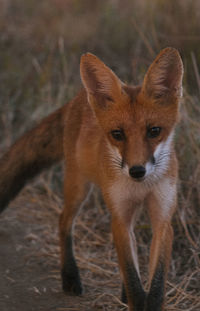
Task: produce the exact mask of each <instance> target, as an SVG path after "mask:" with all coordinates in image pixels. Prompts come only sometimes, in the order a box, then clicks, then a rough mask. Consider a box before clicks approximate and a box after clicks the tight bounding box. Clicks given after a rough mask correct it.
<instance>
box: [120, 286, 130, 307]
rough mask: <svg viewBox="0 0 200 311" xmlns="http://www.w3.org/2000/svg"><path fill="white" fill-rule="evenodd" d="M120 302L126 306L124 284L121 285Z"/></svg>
mask: <svg viewBox="0 0 200 311" xmlns="http://www.w3.org/2000/svg"><path fill="white" fill-rule="evenodd" d="M121 301H122V302H123V303H126V304H127V303H128V299H127V296H126V290H125V287H124V284H122V294H121Z"/></svg>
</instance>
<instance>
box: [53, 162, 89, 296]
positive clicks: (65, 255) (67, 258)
mask: <svg viewBox="0 0 200 311" xmlns="http://www.w3.org/2000/svg"><path fill="white" fill-rule="evenodd" d="M66 175H67V176H65V182H64V201H65V203H64V210H63V212H62V213H61V215H60V221H59V231H60V246H61V276H62V287H63V290H64V292H66V293H68V292H70V293H72V294H75V295H80V294H81V293H82V285H81V280H80V275H79V270H78V267H77V264H76V260H75V258H74V254H73V241H72V226H73V220H74V218H75V215H76V213H77V211H78V209H79V208H80V206H81V205H82V204H83V203H84V201H83V200H84V199H85V196H86V194H87V191H88V187H87V182H86V180H85V178H84V177H83V176H81V175H80V174H79V173H78V172H76V170H75V169H74V170H72V169H71V168H70V169H68V170H67V173H66Z"/></svg>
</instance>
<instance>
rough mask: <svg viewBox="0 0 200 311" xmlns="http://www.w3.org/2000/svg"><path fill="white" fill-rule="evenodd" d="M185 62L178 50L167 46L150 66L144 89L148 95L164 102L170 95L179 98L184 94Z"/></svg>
mask: <svg viewBox="0 0 200 311" xmlns="http://www.w3.org/2000/svg"><path fill="white" fill-rule="evenodd" d="M182 78H183V63H182V60H181V57H180V55H179V53H178V51H177V50H176V49H174V48H165V49H164V50H162V51H161V52H160V54H159V55H158V56H157V57H156V59H155V60H154V62H153V63H152V64H151V66H150V67H149V69H148V71H147V73H146V75H145V78H144V82H143V85H142V91H143V92H144V94H145V95H146V96H147V97H150V98H153V99H157V100H159V101H161V102H162V100H165V98H166V97H167V98H168V96H169V97H171V98H175V99H178V98H180V97H181V96H182Z"/></svg>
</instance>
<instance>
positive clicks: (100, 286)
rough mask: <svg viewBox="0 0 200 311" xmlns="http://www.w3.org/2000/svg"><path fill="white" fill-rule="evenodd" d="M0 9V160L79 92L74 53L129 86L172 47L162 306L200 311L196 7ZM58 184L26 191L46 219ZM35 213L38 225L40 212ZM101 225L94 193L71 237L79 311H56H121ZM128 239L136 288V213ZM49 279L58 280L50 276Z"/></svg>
mask: <svg viewBox="0 0 200 311" xmlns="http://www.w3.org/2000/svg"><path fill="white" fill-rule="evenodd" d="M0 2H1V12H0V29H1V34H0V47H1V49H0V63H1V67H2V69H1V72H0V132H1V133H2V135H1V141H0V151H1V153H2V152H3V150H5V148H7V147H8V146H9V145H10V144H11V142H12V141H13V140H15V139H16V137H18V136H19V135H21V133H23V132H24V131H25V129H27V128H29V127H31V126H32V124H33V123H34V122H35V121H36V120H38V119H40V118H41V117H43V116H44V115H46V114H47V113H48V112H49V111H51V110H54V109H55V108H57V107H59V106H60V105H62V104H63V103H64V102H66V101H67V100H69V99H70V98H72V97H73V95H74V94H75V93H76V91H77V90H78V88H79V87H80V78H79V74H78V73H79V58H80V55H81V54H82V53H84V52H86V51H90V52H93V53H95V54H97V55H98V56H100V57H101V58H102V59H103V60H104V61H105V62H106V63H107V64H108V65H109V66H111V67H112V68H113V69H114V70H115V71H116V73H117V74H118V75H119V76H120V77H121V78H122V79H123V80H125V81H128V82H132V83H138V82H141V81H142V78H143V75H144V72H145V70H146V68H147V66H148V65H149V64H150V62H151V61H152V59H153V57H154V56H155V55H156V54H157V52H158V51H159V50H160V49H161V48H163V47H165V46H174V47H177V48H178V49H179V50H180V52H181V54H182V57H183V62H184V67H185V78H184V90H185V91H184V98H183V101H182V108H181V122H180V125H179V127H178V129H177V136H176V145H177V154H178V158H179V163H180V182H179V207H178V210H177V213H176V215H175V217H174V220H173V225H174V230H175V242H174V250H173V259H172V264H171V269H170V275H169V281H168V287H167V302H168V305H169V306H168V310H170V311H171V310H176V311H179V310H187V311H189V310H193V311H198V310H200V285H199V280H200V242H199V241H200V191H199V189H200V105H199V95H200V78H199V77H200V73H199V68H200V36H199V29H200V16H199V15H200V4H199V2H198V1H186V0H182V1H180V0H179V1H176V2H174V1H172V0H170V1H167V2H166V1H162V0H157V1H154V2H153V3H152V2H149V1H147V0H142V1H138V2H137V1H130V0H125V1H123V2H122V1H117V0H116V1H115V0H112V1H111V0H109V1H104V0H103V1H91V0H87V1H79V0H76V1H75V0H68V1H64V0H48V1H47V0H44V1H40V3H37V4H36V2H35V1H33V0H30V1H25V0H17V1H14V2H12V1H9V0H4V1H3V0H0ZM60 179H61V172H60V169H59V168H55V169H54V170H53V171H51V172H50V173H46V174H43V175H42V177H40V178H39V179H38V180H37V181H36V182H35V183H34V184H32V185H31V186H28V188H27V191H29V192H31V193H32V195H33V196H35V200H36V201H37V203H38V204H39V205H42V201H40V199H39V196H38V194H37V191H38V189H40V191H43V192H45V195H46V196H47V197H48V198H49V201H48V202H49V206H50V210H54V212H55V213H56V215H58V214H59V212H60V208H61V206H62V196H61V193H60V188H61V182H60ZM42 211H43V210H42ZM41 213H42V214H41V217H45V215H44V214H43V213H44V211H43V212H41ZM47 214H48V211H47ZM109 223H110V222H109V215H108V212H107V210H106V209H105V207H104V205H103V202H102V201H101V199H100V196H99V194H98V192H97V190H95V191H94V192H93V194H92V196H91V199H90V201H89V203H88V204H87V205H86V206H85V207H84V208H83V209H82V211H81V213H80V215H79V216H78V218H77V222H76V228H75V250H76V255H77V259H78V263H79V266H80V268H81V274H82V276H83V283H84V286H85V289H86V292H85V295H84V297H83V298H81V299H78V303H79V305H78V304H77V305H76V307H73V306H74V303H73V304H72V305H71V306H67V307H66V308H64V309H62V310H126V307H125V306H124V305H123V304H122V303H121V302H120V301H119V297H120V279H119V273H118V266H117V259H116V254H115V250H114V248H113V243H112V237H111V233H110V225H109ZM47 229H48V230H49V232H48V235H50V237H51V241H52V244H49V241H46V239H47V237H46V235H45V234H44V235H43V239H44V241H46V244H45V245H46V255H45V254H43V256H49V257H50V258H51V260H52V261H55V263H57V264H58V255H57V254H58V247H57V236H56V234H55V232H53V231H52V230H50V227H48V226H47ZM136 234H137V238H138V246H139V254H140V266H141V270H142V273H143V275H144V280H145V277H146V275H147V263H148V252H149V242H150V239H151V229H150V226H149V222H148V219H147V216H146V215H145V213H144V215H142V218H141V221H140V222H139V223H138V226H137V229H136ZM80 237H81V239H80ZM53 275H54V274H53ZM54 277H55V278H58V273H55V275H54ZM91 296H93V299H92V302H91ZM91 304H92V305H91ZM60 310H61V309H60Z"/></svg>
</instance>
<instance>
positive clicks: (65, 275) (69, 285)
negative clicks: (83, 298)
mask: <svg viewBox="0 0 200 311" xmlns="http://www.w3.org/2000/svg"><path fill="white" fill-rule="evenodd" d="M61 275H62V288H63V291H64V292H65V293H66V294H72V295H76V296H79V295H81V294H82V292H83V288H82V285H81V279H80V276H79V272H78V271H76V273H74V274H73V273H69V272H66V271H64V270H63V271H62V272H61Z"/></svg>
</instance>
